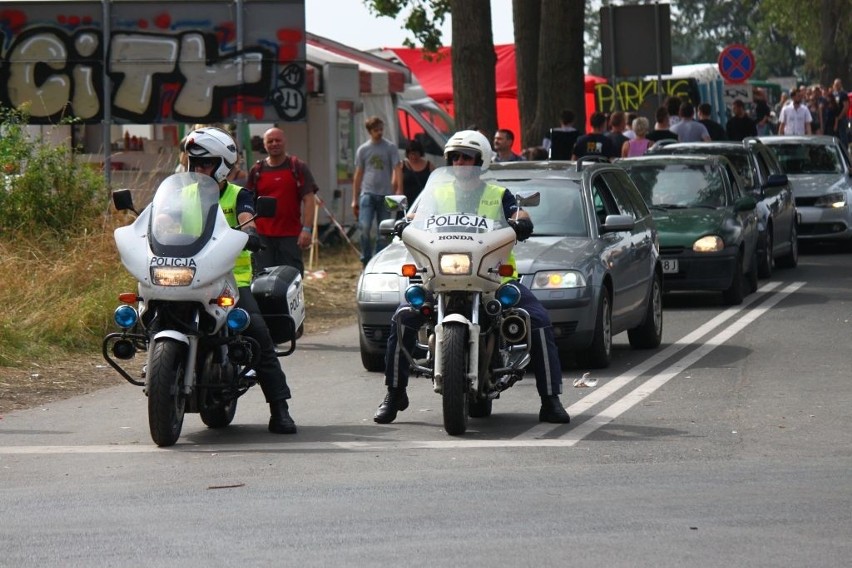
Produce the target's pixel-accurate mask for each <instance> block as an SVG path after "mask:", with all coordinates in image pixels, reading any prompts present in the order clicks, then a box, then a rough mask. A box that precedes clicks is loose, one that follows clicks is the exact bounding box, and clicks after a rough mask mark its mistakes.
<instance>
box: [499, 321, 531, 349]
mask: <svg viewBox="0 0 852 568" xmlns="http://www.w3.org/2000/svg"><path fill="white" fill-rule="evenodd" d="M500 334H501V335H502V336H503V339H505V340H506V341H508V342H509V343H521V342H522V341H524V340H525V339H526V338H527V322H526V321H524V318H522V317H521V316H519V315H510V316H506V317H505V318H504V319H503V323H502V324H501V325H500Z"/></svg>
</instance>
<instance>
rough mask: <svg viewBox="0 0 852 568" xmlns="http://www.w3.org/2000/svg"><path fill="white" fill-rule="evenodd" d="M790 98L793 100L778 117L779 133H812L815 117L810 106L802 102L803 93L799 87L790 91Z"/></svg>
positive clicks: (796, 134)
mask: <svg viewBox="0 0 852 568" xmlns="http://www.w3.org/2000/svg"><path fill="white" fill-rule="evenodd" d="M790 99H791V100H792V101H793V102H792V103H790V104H788V105H787V106H785V107H784V108H782V109H781V116H779V117H778V134H786V135H788V136H802V135H804V134H811V121H812V120H813V118H812V117H811V111H809V110H808V107H806V106H805V105H803V104H802V94H801V93H800V92H799V90H798V89H793V90H792V91H791V92H790Z"/></svg>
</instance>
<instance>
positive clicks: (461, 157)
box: [447, 152, 476, 162]
mask: <svg viewBox="0 0 852 568" xmlns="http://www.w3.org/2000/svg"><path fill="white" fill-rule="evenodd" d="M447 159H448V160H449V161H450V162H459V161H461V162H472V161H474V160H475V159H476V158H474V157H473V156H468V155H467V154H462V153H461V152H450V153H449V154H447Z"/></svg>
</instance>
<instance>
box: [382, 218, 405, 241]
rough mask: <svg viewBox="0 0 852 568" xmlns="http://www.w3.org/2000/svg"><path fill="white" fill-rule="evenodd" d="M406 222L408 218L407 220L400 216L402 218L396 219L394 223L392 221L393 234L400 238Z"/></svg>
mask: <svg viewBox="0 0 852 568" xmlns="http://www.w3.org/2000/svg"><path fill="white" fill-rule="evenodd" d="M408 223H409V220H408V219H405V218H402V219H400V220H399V221H397V222H396V223H394V224H393V232H394V234H395V235H396V236H397V237H399V238H402V232H403V231H404V230H405V228H406V227H407V226H408ZM386 230H387V229H386Z"/></svg>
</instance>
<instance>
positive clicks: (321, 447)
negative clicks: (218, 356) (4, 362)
mask: <svg viewBox="0 0 852 568" xmlns="http://www.w3.org/2000/svg"><path fill="white" fill-rule="evenodd" d="M805 284H806V283H805V282H794V283H792V284H790V285H788V286H787V287H785V288H784V289H783V290H781V291H780V292H778V293H777V294H774V295H772V296H770V297H769V298H768V299H767V300H766V301H765V302H764V303H763V304H761V305H760V306H759V307H757V308H755V309H753V310H749V312H748V313H746V314H745V315H743V317H741V318H739V319H738V320H737V321H735V322H734V323H732V324H731V325H729V326H728V327H726V328H725V329H723V330H722V331H720V332H719V333H717V334H716V335H715V336H713V337H711V338H710V339H709V340H707V341H705V342H704V343H703V344H701V345H700V346H699V347H698V348H697V349H695V351H693V352H691V353H689V354H688V355H686V356H685V357H683V358H681V359H679V360H677V361H675V362H673V363H672V364H671V365H669V366H668V367H666V368H665V369H663V370H662V371H660V372H659V373H657V374H655V375H653V376H651V377H650V378H648V379H647V380H645V381H644V382H643V383H642V384H641V385H640V386H638V387H636V388H635V389H634V390H633V391H631V392H629V393H627V394H626V395H624V396H623V397H622V398H621V399H619V400H617V401H616V402H615V403H613V404H611V405H610V406H609V407H607V408H605V409H604V410H602V411H601V412H599V413H597V414H595V415H593V416H592V417H591V418H589V419H588V420H586V421H585V422H583V423H582V424H579V425H578V426H568V428H569V430H568V432H566V433H565V434H564V435H562V436H560V437H558V438H544V437H543V436H545V435H547V434H549V433H551V432H553V431H554V430H556V429H558V428H565V427H566V426H564V425H554V424H539V425H537V426H535V427H533V428H531V429H529V430H527V431H525V432H524V433H522V434H520V435H519V436H516V437H515V438H512V439H508V440H474V439H470V438H447V439H444V440H410V441H405V440H396V441H386V442H385V441H365V442H293V443H289V442H288V443H278V444H230V445H217V444H213V445H196V444H180V443H179V444H177V445H175V446H173V447H172V448H158V447H156V446H154V445H137V444H133V445H119V444H109V445H91V446H2V447H0V455H51V454H53V455H56V454H130V453H133V454H143V453H153V452H168V451H179V452H199V453H210V454H215V453H229V454H230V453H236V454H239V453H241V452H252V451H254V452H257V451H264V452H288V453H290V452H295V453H299V452H307V451H387V450H398V449H408V450H411V449H434V450H441V449H443V450H446V449H482V448H511V447H528V448H532V447H563V448H564V447H572V446H575V445H576V444H577V443H578V442H579V441H580V440H582V439H583V438H585V437H587V436H588V435H589V434H591V433H592V432H594V431H596V430H598V429H599V428H602V427H604V426H606V425H607V424H609V423H610V422H612V421H613V420H615V419H616V418H618V417H619V416H621V415H622V414H623V413H625V412H626V411H627V410H629V409H630V408H632V407H633V406H635V405H636V404H638V403H639V402H640V401H642V400H644V399H645V398H647V397H648V396H649V395H651V394H652V393H653V392H655V391H656V390H657V389H659V388H660V387H662V386H663V385H665V384H666V383H667V382H668V381H670V380H671V379H673V378H674V377H676V376H677V375H679V374H680V373H681V372H683V371H684V370H686V369H687V368H689V367H690V366H691V365H694V364H695V363H696V362H698V361H699V360H700V359H701V358H703V357H704V356H706V355H707V354H709V353H710V352H712V351H713V350H714V349H716V348H717V347H719V346H720V345H723V344H724V343H725V342H726V341H728V340H729V339H730V338H731V337H733V336H734V335H736V334H737V333H739V332H740V331H742V330H743V329H744V328H745V327H746V326H747V325H749V324H750V323H752V322H754V321H755V320H756V319H757V318H758V317H760V316H761V315H763V314H765V313H766V312H767V311H768V310H769V309H771V308H772V307H773V306H775V305H776V304H778V303H779V302H780V301H781V300H783V299H784V298H786V297H787V296H789V295H790V294H792V293H794V292H795V291H796V290H798V289H799V288H801V287H802V286H804V285H805ZM777 286H778V283H775V282H771V283H768V284H766V285H764V286H762V287H761V288H760V290H759V291H758V292H771V291H772V290H774V289H775V288H776V287H777ZM765 297H766V295H765V294H752V295H750V296H748V297H747V298H746V300H745V301H744V302H743V304H742V305H740V306H738V307H736V308H729V309H727V310H725V311H724V312H722V313H721V314H719V315H718V316H716V317H714V318H713V319H711V320H710V321H708V322H707V323H705V324H704V325H702V326H701V327H699V328H698V329H696V330H695V331H693V332H692V333H690V334H688V335H686V336H684V337H683V338H681V339H679V340H678V341H676V342H675V343H673V344H672V345H670V346H669V347H667V348H666V349H664V350H663V351H661V352H660V353H657V354H656V355H654V356H653V357H651V358H649V359H648V360H646V361H644V362H642V363H641V364H639V365H637V366H636V367H635V368H633V369H632V370H631V371H630V372H628V373H624V374H622V375H619V376H618V377H615V378H614V379H612V380H610V381H609V382H607V383H606V384H605V385H603V386H602V387H600V388H599V389H596V390H595V391H594V392H592V393H590V394H588V395H587V396H586V397H584V398H583V399H582V400H580V401H578V402H576V403H574V404H573V405H571V406H570V407H569V408H568V411H569V413H570V414H571V416H573V417H578V416H580V415H582V413H583V411H584V410H588V409H589V408H591V407H592V406H595V405H596V404H598V403H600V402H602V401H603V400H605V399H606V398H608V397H610V396H612V395H613V394H614V393H615V392H616V391H618V390H619V389H621V388H622V387H624V386H626V385H628V384H629V383H630V382H632V381H634V380H635V379H637V378H639V377H640V376H642V375H643V374H644V373H646V372H648V371H649V370H651V369H653V368H654V367H656V366H658V365H660V364H662V363H664V362H665V361H667V360H669V359H671V358H672V357H674V356H675V355H676V354H677V353H679V352H680V351H681V350H683V349H684V348H686V347H688V346H690V345H695V344H697V342H698V340H699V339H701V338H702V337H704V336H705V335H707V334H708V333H710V332H711V331H713V330H714V329H716V328H717V327H719V326H720V325H721V324H723V323H724V322H726V321H728V320H729V319H731V318H732V317H734V316H735V315H737V314H739V313H740V312H741V311H742V310H743V309H744V308H746V307H747V306H749V305H750V304H752V303H754V302H756V301H757V300H760V299H763V298H765Z"/></svg>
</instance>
